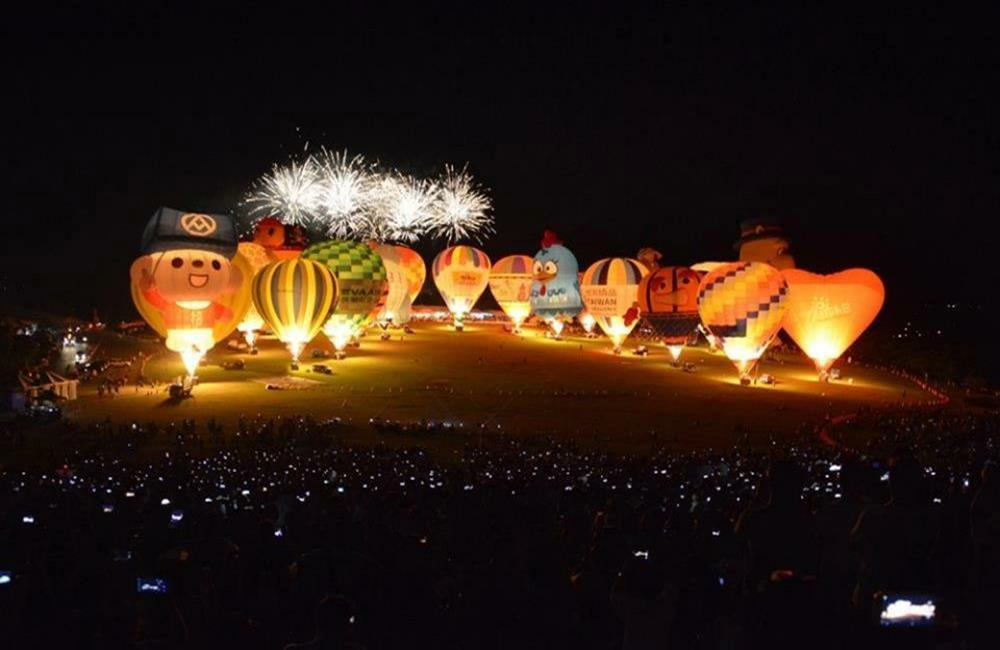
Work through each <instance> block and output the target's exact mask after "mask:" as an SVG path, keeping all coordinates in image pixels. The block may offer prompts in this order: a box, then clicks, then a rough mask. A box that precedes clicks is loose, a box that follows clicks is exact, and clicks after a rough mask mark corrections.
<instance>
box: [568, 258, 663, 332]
mask: <svg viewBox="0 0 1000 650" xmlns="http://www.w3.org/2000/svg"><path fill="white" fill-rule="evenodd" d="M648 272H649V271H648V270H647V269H646V267H645V266H643V265H642V264H641V263H640V262H639V261H638V260H634V259H631V258H628V257H609V258H606V259H603V260H599V261H597V262H594V263H593V264H591V265H590V268H588V269H587V270H586V271H585V272H584V274H583V280H582V281H581V282H580V294H581V296H582V298H583V303H584V304H585V305H586V306H587V311H588V312H589V313H590V314H591V315H592V316H593V317H594V318H595V319H596V320H597V324H598V325H600V327H601V329H602V330H603V331H604V333H605V334H606V335H607V337H608V338H610V339H611V340H612V342H614V344H615V347H616V348H618V347H620V346H621V344H622V342H623V341H624V340H625V339H626V338H627V337H628V335H629V334H630V333H631V332H632V329H633V328H634V327H635V325H636V322H637V321H636V319H634V318H633V319H630V320H628V321H626V319H625V314H626V312H628V311H629V310H630V309H632V308H633V307H635V306H636V302H637V299H638V295H639V294H638V292H639V282H640V281H641V280H642V278H643V277H644V276H645V275H646V274H647V273H648Z"/></svg>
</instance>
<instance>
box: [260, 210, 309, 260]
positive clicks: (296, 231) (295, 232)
mask: <svg viewBox="0 0 1000 650" xmlns="http://www.w3.org/2000/svg"><path fill="white" fill-rule="evenodd" d="M253 243H255V244H257V245H258V246H262V247H263V248H264V250H266V251H267V255H268V257H270V259H271V260H272V261H275V260H291V259H295V258H296V257H298V256H299V255H301V254H302V251H303V249H305V247H306V243H307V242H306V236H305V232H304V231H303V230H302V228H301V227H300V226H286V225H285V224H283V223H282V222H281V221H279V220H278V219H277V218H275V217H264V218H263V219H261V220H260V221H258V222H257V223H256V224H254V231H253Z"/></svg>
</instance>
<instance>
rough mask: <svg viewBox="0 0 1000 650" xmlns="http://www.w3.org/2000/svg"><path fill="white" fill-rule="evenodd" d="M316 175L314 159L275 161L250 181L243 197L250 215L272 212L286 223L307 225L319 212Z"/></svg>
mask: <svg viewBox="0 0 1000 650" xmlns="http://www.w3.org/2000/svg"><path fill="white" fill-rule="evenodd" d="M319 181H320V175H319V169H318V168H317V166H316V162H315V161H314V160H313V159H312V158H311V157H309V158H306V159H305V160H304V161H302V162H296V161H292V162H291V163H289V164H287V165H277V164H275V165H274V166H273V167H271V171H270V172H268V173H267V174H264V175H263V176H262V177H261V178H260V179H258V181H257V182H256V183H255V184H254V187H253V189H251V190H250V193H249V194H248V195H247V197H246V198H245V199H244V201H243V202H244V204H246V205H248V206H250V214H251V215H261V216H271V215H273V216H276V217H279V218H281V219H282V220H283V221H285V222H286V223H291V224H298V225H308V224H310V223H312V222H313V221H315V220H316V219H317V217H318V216H319V208H320V190H321V186H320V182H319Z"/></svg>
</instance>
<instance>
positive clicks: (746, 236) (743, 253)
mask: <svg viewBox="0 0 1000 650" xmlns="http://www.w3.org/2000/svg"><path fill="white" fill-rule="evenodd" d="M733 248H734V249H735V250H737V251H738V252H739V259H740V261H741V262H763V263H765V264H770V265H771V266H773V267H774V268H776V269H778V270H779V271H784V270H785V269H794V268H795V259H794V258H793V257H792V256H791V255H789V254H788V238H787V237H785V229H784V228H782V226H781V224H780V223H778V221H777V220H776V219H771V218H769V217H763V218H759V219H747V220H746V221H742V222H740V240H739V241H738V242H736V243H735V244H734V245H733Z"/></svg>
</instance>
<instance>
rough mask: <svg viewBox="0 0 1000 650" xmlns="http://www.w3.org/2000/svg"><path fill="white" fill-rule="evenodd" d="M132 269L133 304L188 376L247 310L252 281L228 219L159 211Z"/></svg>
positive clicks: (232, 328)
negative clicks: (178, 357)
mask: <svg viewBox="0 0 1000 650" xmlns="http://www.w3.org/2000/svg"><path fill="white" fill-rule="evenodd" d="M142 253H143V255H142V256H141V257H139V258H138V259H136V260H135V261H134V262H133V263H132V268H131V280H132V282H131V292H132V301H133V302H134V303H135V306H136V309H137V310H138V311H139V313H140V314H141V315H142V317H143V318H144V319H145V320H146V322H147V323H149V326H150V327H152V328H153V329H154V330H155V331H156V332H157V333H158V334H160V336H162V337H164V338H165V339H166V345H167V349H169V350H173V351H175V352H179V353H180V355H181V358H182V359H183V361H184V366H185V367H186V368H187V371H188V374H189V375H192V376H193V375H194V371H195V369H196V368H197V367H198V362H199V361H200V359H201V357H202V356H204V355H205V353H206V352H208V350H209V349H210V348H212V346H214V345H215V343H216V342H217V341H221V340H222V339H224V338H226V337H227V336H229V335H230V334H231V333H232V332H233V330H235V329H236V326H237V324H238V323H239V322H240V320H242V318H243V315H244V314H245V313H246V311H247V308H248V307H249V305H250V291H249V285H250V276H249V275H248V273H247V272H246V271H244V270H241V268H240V265H239V263H237V262H234V260H233V258H234V257H235V256H236V231H235V228H234V227H233V222H232V218H231V217H229V216H226V215H209V214H201V213H195V212H183V211H181V210H174V209H172V208H165V207H163V208H159V209H158V210H157V211H156V212H155V213H154V214H153V217H152V218H151V219H150V220H149V223H148V224H147V225H146V229H145V231H144V232H143V237H142Z"/></svg>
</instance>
